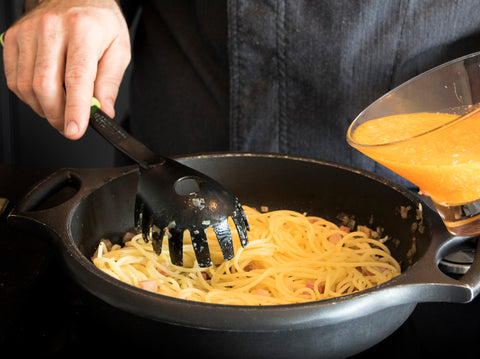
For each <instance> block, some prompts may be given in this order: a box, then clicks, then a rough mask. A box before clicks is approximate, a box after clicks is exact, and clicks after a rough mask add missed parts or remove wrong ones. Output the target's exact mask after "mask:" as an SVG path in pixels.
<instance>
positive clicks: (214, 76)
mask: <svg viewBox="0 0 480 359" xmlns="http://www.w3.org/2000/svg"><path fill="white" fill-rule="evenodd" d="M479 24H480V6H479V5H478V2H477V1H451V0H440V1H439V0H436V1H433V0H432V1H415V0H412V1H405V0H397V1H392V0H389V1H383V0H382V1H380V0H379V1H302V0H290V1H289V0H270V1H258V0H237V1H235V0H230V1H228V2H226V3H225V2H224V1H212V0H207V1H205V0H204V1H175V2H166V1H160V0H159V1H151V2H147V4H146V5H145V6H144V11H143V16H142V18H141V20H140V24H139V30H138V32H137V37H136V41H135V47H134V48H135V55H134V73H133V78H132V106H131V108H132V111H135V112H132V118H131V129H132V131H133V132H134V134H135V135H136V136H138V137H139V138H141V139H142V140H144V141H145V142H147V143H148V144H149V145H151V146H152V147H153V148H154V149H155V150H156V151H158V152H159V153H163V154H168V155H175V154H185V153H195V152H208V151H221V150H231V151H257V152H280V153H288V154H294V155H303V156H311V157H316V158H321V159H326V160H332V161H336V162H340V163H344V164H347V165H351V166H355V167H360V168H364V169H367V170H370V171H375V172H377V173H379V174H381V175H384V176H387V177H390V178H394V179H396V180H397V181H400V182H402V181H401V180H399V179H398V178H397V177H396V176H395V175H393V174H392V173H391V172H390V171H389V170H387V169H385V168H383V167H382V166H381V165H378V164H376V163H375V162H373V161H371V160H370V159H368V158H366V157H365V156H363V155H362V154H360V153H359V152H357V151H356V150H354V149H352V148H350V147H349V146H348V144H347V143H346V140H345V136H346V131H347V128H348V126H349V124H350V123H351V122H352V121H353V119H354V118H355V117H356V116H357V115H358V114H359V113H360V112H361V111H362V110H363V109H364V108H365V107H366V106H368V105H369V104H370V103H371V102H373V101H374V100H375V99H377V98H378V97H380V96H381V95H383V94H384V93H386V92H387V91H389V90H390V89H392V88H393V87H395V86H397V85H399V84H400V83H402V82H404V81H406V80H408V79H409V78H411V77H413V76H415V75H417V74H419V73H421V72H423V71H425V70H427V69H429V68H431V67H433V66H436V65H439V64H441V63H443V62H445V61H447V60H451V59H453V58H456V57H459V56H462V55H465V54H467V53H470V52H474V51H477V50H479V49H480V32H479V30H480V26H479ZM404 184H405V182H404Z"/></svg>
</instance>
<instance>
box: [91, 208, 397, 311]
mask: <svg viewBox="0 0 480 359" xmlns="http://www.w3.org/2000/svg"><path fill="white" fill-rule="evenodd" d="M244 209H245V212H246V214H247V217H248V219H249V223H250V228H251V230H250V232H249V245H248V246H247V247H245V248H242V247H241V245H240V242H239V239H238V235H237V234H236V231H235V230H234V226H231V227H232V235H233V236H234V246H235V256H234V258H233V259H232V260H230V261H228V262H226V261H224V260H223V257H222V254H221V250H220V247H219V246H218V242H217V239H216V237H215V234H214V233H213V231H210V229H209V230H207V237H208V240H209V248H210V252H211V257H212V261H213V263H214V265H213V266H211V267H208V268H201V267H199V266H198V263H197V262H196V260H195V253H194V250H193V247H192V245H191V241H190V243H188V238H187V237H188V234H187V233H188V232H186V234H185V243H184V266H183V267H178V266H175V265H173V264H171V262H170V260H169V253H168V244H164V247H163V249H162V253H161V255H156V254H155V253H154V252H153V249H152V246H151V244H148V243H145V242H144V240H143V239H142V236H141V234H138V235H135V236H133V235H132V236H133V237H132V236H130V237H132V238H127V241H126V242H125V245H124V246H120V245H118V244H117V245H111V243H109V241H107V240H102V241H101V242H100V244H99V247H98V249H97V251H96V253H95V255H94V257H93V258H92V259H93V263H94V264H95V265H96V266H97V267H98V268H100V269H101V270H103V271H104V272H106V273H108V274H110V275H111V276H113V277H115V278H117V279H119V280H121V281H124V282H126V283H129V284H131V285H134V286H137V287H140V288H143V289H146V290H150V291H154V292H157V293H160V294H163V295H168V296H173V297H177V298H183V299H188V300H195V301H202V302H210V303H221V304H231V305H278V304H290V303H301V302H307V301H315V300H321V299H327V298H332V297H338V296H341V295H346V294H349V293H353V292H356V291H360V290H364V289H367V288H370V287H373V286H375V285H378V284H380V283H384V282H386V281H388V280H390V279H392V278H394V277H395V276H397V275H399V274H400V266H399V264H398V263H397V261H396V260H395V259H394V258H393V257H392V256H391V254H390V251H389V249H388V248H387V247H386V246H385V245H384V244H383V243H382V241H381V240H378V239H373V238H371V237H372V236H371V235H370V234H371V233H370V232H371V231H370V230H369V229H368V228H366V227H363V228H362V227H360V226H359V227H358V228H357V230H356V231H350V229H349V228H347V227H344V226H340V227H338V226H337V225H335V224H333V223H332V222H329V221H327V220H325V219H322V218H320V217H314V216H307V215H305V214H301V213H298V212H294V211H288V210H279V211H272V212H266V213H261V212H259V211H257V210H255V209H253V208H249V207H246V206H244ZM359 228H360V230H359ZM165 242H166V241H164V243H165Z"/></svg>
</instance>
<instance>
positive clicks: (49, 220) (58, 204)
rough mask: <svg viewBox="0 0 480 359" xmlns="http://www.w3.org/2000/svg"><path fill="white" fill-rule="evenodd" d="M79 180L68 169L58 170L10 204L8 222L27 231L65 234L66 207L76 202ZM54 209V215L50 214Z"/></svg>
mask: <svg viewBox="0 0 480 359" xmlns="http://www.w3.org/2000/svg"><path fill="white" fill-rule="evenodd" d="M81 189H82V180H81V178H80V177H79V176H77V175H75V173H74V172H73V171H72V170H70V169H61V170H58V171H56V172H54V173H52V174H50V175H49V176H47V177H46V178H44V179H43V180H42V181H40V182H38V183H37V184H35V185H34V186H33V187H32V188H31V189H30V190H29V191H28V192H27V194H26V195H25V196H24V197H23V198H22V199H21V200H20V201H19V202H18V203H17V205H16V206H14V208H13V210H12V211H11V212H10V214H9V215H8V217H7V222H8V224H9V225H13V226H14V227H16V228H18V229H20V230H24V231H27V232H32V233H38V231H39V230H40V231H41V232H47V233H42V234H46V235H48V236H49V237H50V235H51V234H52V232H54V233H56V234H57V235H58V236H62V235H64V234H65V233H66V231H67V228H66V223H67V218H68V215H69V214H70V212H71V211H70V209H71V208H73V206H74V203H75V202H77V199H76V197H77V196H78V193H79V192H81ZM52 208H55V214H54V215H53V213H52V210H51V209H52Z"/></svg>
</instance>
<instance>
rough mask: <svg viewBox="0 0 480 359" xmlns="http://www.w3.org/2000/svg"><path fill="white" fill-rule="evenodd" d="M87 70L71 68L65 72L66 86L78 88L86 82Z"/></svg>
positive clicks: (77, 67)
mask: <svg viewBox="0 0 480 359" xmlns="http://www.w3.org/2000/svg"><path fill="white" fill-rule="evenodd" d="M84 78H85V68H84V67H82V66H71V67H70V68H69V69H68V70H67V71H66V72H65V86H67V87H74V86H78V85H79V84H80V83H82V82H83V81H84Z"/></svg>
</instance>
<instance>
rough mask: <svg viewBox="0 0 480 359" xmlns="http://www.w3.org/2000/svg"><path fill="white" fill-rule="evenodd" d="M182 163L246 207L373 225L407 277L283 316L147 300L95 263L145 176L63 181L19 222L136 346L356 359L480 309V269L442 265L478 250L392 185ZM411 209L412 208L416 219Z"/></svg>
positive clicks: (290, 162)
mask: <svg viewBox="0 0 480 359" xmlns="http://www.w3.org/2000/svg"><path fill="white" fill-rule="evenodd" d="M180 161H181V162H183V163H185V164H187V165H189V166H191V167H194V168H195V169H197V170H200V171H201V172H205V173H206V174H207V175H209V176H211V177H212V178H214V179H216V180H217V181H219V182H220V183H222V184H223V185H224V186H226V187H227V188H228V189H229V190H230V191H232V192H233V193H235V194H236V195H237V196H238V198H239V199H240V201H241V202H242V203H244V204H246V205H250V206H254V207H255V206H256V207H258V206H262V205H264V206H268V207H269V209H271V210H273V209H282V208H287V209H293V210H297V211H302V212H308V213H310V214H315V215H319V216H322V217H325V218H327V219H330V220H332V221H334V222H338V217H339V215H345V214H346V215H349V216H354V217H355V220H356V222H357V223H358V224H370V221H372V220H373V227H374V228H376V227H377V226H380V227H382V228H384V231H385V233H386V234H389V235H390V236H391V237H392V240H390V241H389V242H387V243H388V245H389V246H390V248H391V250H392V254H393V255H394V256H395V258H396V259H397V260H398V261H399V262H400V263H401V266H402V274H401V275H400V276H399V277H397V278H395V279H393V280H391V281H389V282H387V283H385V284H383V285H380V286H377V287H374V288H371V289H369V290H366V291H362V292H359V293H355V294H351V295H348V296H344V297H340V298H335V299H330V300H324V301H319V302H312V303H306V304H293V305H282V306H264V307H249V306H227V305H214V304H206V303H198V302H190V301H186V300H179V299H176V298H170V297H166V296H162V295H158V294H154V293H150V292H147V291H143V290H141V289H138V288H135V287H132V286H130V285H127V284H124V283H122V282H120V281H118V280H116V279H114V278H111V277H110V276H108V275H106V274H104V273H103V272H101V271H100V270H98V269H97V268H96V267H95V266H94V265H93V263H92V262H91V261H90V257H91V255H92V254H93V252H94V251H95V248H96V246H97V243H98V241H99V240H100V238H103V237H108V238H111V239H113V240H114V241H119V240H120V238H121V237H122V235H123V233H124V232H125V231H126V230H128V229H130V228H131V227H133V226H134V223H133V209H134V204H135V194H136V184H137V181H138V176H139V171H138V168H137V167H136V166H131V167H122V168H113V169H104V170H99V169H81V170H80V169H63V170H59V171H58V172H56V173H54V174H53V175H51V176H50V177H48V178H46V179H45V180H44V181H42V182H40V183H38V184H37V185H36V186H35V187H34V188H32V190H31V191H30V192H29V193H27V194H26V196H25V198H24V199H23V201H22V202H21V203H20V204H19V205H18V206H17V208H16V209H14V210H13V212H12V213H11V214H10V216H9V222H10V223H11V224H12V225H15V226H17V228H21V229H24V230H30V231H35V232H36V233H43V234H46V235H47V237H48V238H51V239H53V241H54V242H55V244H56V248H57V249H58V253H59V255H60V256H61V257H62V259H63V262H64V263H65V266H66V268H67V270H68V271H69V273H70V274H71V276H72V278H73V279H74V280H75V281H76V282H78V283H79V284H80V286H81V287H82V288H83V289H84V290H85V294H86V298H88V299H87V300H88V301H89V302H90V303H91V304H92V308H94V309H95V310H98V318H99V320H101V322H102V323H103V324H105V325H107V324H108V325H109V327H110V328H117V329H119V332H121V333H124V334H125V335H127V336H128V338H129V340H130V342H131V341H132V340H133V343H134V345H139V346H141V348H145V346H144V345H145V344H147V345H149V346H151V347H153V348H162V351H163V350H165V352H168V351H169V350H174V353H175V356H176V357H183V356H187V355H189V356H191V355H195V356H197V357H204V356H206V355H208V356H209V357H224V356H228V357H232V358H233V357H243V358H244V357H256V358H262V357H265V358H291V357H302V358H321V357H346V356H349V355H353V354H355V353H358V352H360V351H362V350H364V349H366V348H369V347H371V346H373V345H374V344H376V343H378V342H379V341H381V340H382V339H384V338H385V337H387V336H388V335H389V334H391V333H392V332H393V331H395V330H396V329H397V328H398V327H399V326H400V325H401V324H402V323H403V322H404V321H405V320H406V319H407V318H408V316H409V315H410V314H411V312H412V311H413V309H414V308H415V305H416V304H417V303H419V302H435V301H444V302H469V301H471V300H472V299H473V298H474V297H475V296H476V295H477V294H478V292H479V290H480V264H479V263H480V261H479V260H476V261H474V263H473V264H472V266H471V269H470V270H469V271H468V272H467V274H466V275H465V276H463V277H462V278H461V279H458V280H457V279H453V278H451V277H449V276H447V275H445V274H443V273H442V272H441V271H440V270H439V269H438V263H439V261H440V260H441V259H442V258H444V257H445V256H446V255H448V254H449V253H451V252H453V251H455V250H457V249H458V248H459V247H461V246H462V244H463V243H466V241H469V240H471V239H470V238H461V237H451V236H450V235H449V234H448V233H447V231H446V230H445V228H444V226H443V223H442V222H441V220H440V218H439V217H438V215H437V214H436V213H435V212H434V211H433V210H432V209H430V207H428V206H427V205H426V204H425V203H422V202H421V200H420V199H419V198H418V197H417V196H416V195H415V194H413V193H411V192H410V191H408V190H406V189H404V188H402V187H400V186H398V185H396V184H394V183H392V182H390V181H388V180H386V179H383V178H380V177H378V176H376V175H374V174H370V173H367V172H364V171H360V170H356V169H353V168H349V167H345V166H341V165H338V164H335V163H331V162H324V161H319V160H314V159H307V158H298V157H289V156H282V155H271V154H228V153H222V154H211V155H201V156H192V157H184V158H180ZM402 206H403V207H407V206H410V207H411V210H410V211H408V216H407V217H406V218H404V216H402V215H401V207H402ZM419 207H421V208H422V218H421V219H420V218H418V216H417V211H416V209H417V208H419ZM419 228H421V230H419ZM110 330H111V329H110Z"/></svg>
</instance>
